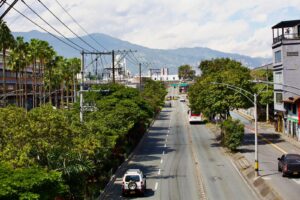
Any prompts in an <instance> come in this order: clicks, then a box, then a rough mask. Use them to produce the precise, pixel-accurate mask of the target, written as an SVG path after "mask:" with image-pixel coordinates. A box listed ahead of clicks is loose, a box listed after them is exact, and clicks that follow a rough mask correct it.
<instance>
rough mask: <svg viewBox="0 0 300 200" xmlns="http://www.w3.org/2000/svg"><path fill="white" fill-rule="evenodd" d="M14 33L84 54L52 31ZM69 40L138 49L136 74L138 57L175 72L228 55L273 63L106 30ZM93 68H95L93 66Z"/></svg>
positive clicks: (64, 52)
mask: <svg viewBox="0 0 300 200" xmlns="http://www.w3.org/2000/svg"><path fill="white" fill-rule="evenodd" d="M13 35H14V36H15V37H17V36H23V37H24V39H25V41H29V40H30V39H32V38H37V39H40V40H45V41H48V42H49V44H50V45H51V46H53V48H54V49H55V50H56V51H57V53H58V54H59V55H62V56H64V57H68V58H69V57H80V52H79V51H77V50H75V49H73V48H71V47H69V46H68V45H66V44H64V43H63V42H61V41H59V40H58V39H56V38H55V37H53V36H51V35H50V34H48V33H43V32H39V31H36V30H33V31H30V32H14V33H13ZM57 37H58V36H57ZM91 37H92V38H93V39H95V40H96V41H97V43H100V44H101V45H102V46H103V47H105V49H103V48H102V47H100V45H98V44H97V43H95V41H94V40H92V39H91ZM60 38H61V39H62V40H65V39H64V38H63V37H60ZM68 39H69V40H71V41H72V42H74V43H76V44H78V45H79V46H82V47H85V48H87V49H88V46H87V45H86V44H85V43H84V42H83V41H82V40H84V41H86V42H88V43H89V44H91V45H92V46H94V47H95V48H97V49H99V50H101V51H107V50H108V51H111V50H134V51H137V52H136V53H134V55H132V54H131V56H130V59H129V58H128V59H127V60H128V61H130V62H128V69H129V70H130V71H131V72H132V73H134V74H136V73H137V72H138V67H137V65H136V64H133V63H135V61H136V60H139V61H140V62H146V63H150V65H149V66H148V67H150V68H162V67H168V68H169V70H170V72H171V73H172V74H176V73H177V67H178V66H180V65H183V64H189V65H191V66H193V67H194V68H195V69H196V68H197V66H198V65H199V63H200V62H201V60H207V59H213V58H224V57H228V58H231V59H235V60H237V61H240V62H242V63H243V64H244V65H245V66H247V67H249V68H254V67H258V66H261V65H263V64H266V63H270V62H271V58H260V57H250V56H246V55H240V54H234V53H226V52H221V51H216V50H213V49H209V48H205V47H194V48H178V49H167V50H165V49H151V48H147V47H143V46H140V45H136V44H132V43H130V42H127V41H123V40H120V39H117V38H114V37H111V36H109V35H106V34H102V33H93V34H90V35H85V36H81V38H78V37H74V38H68ZM81 39H82V40H81ZM65 41H66V40H65ZM73 46H74V45H73ZM89 49H90V48H89ZM89 59H91V58H89ZM104 65H105V64H104ZM107 65H108V63H107ZM90 67H91V66H90ZM106 67H108V66H106ZM89 70H90V71H92V69H89ZM145 72H146V69H143V73H145Z"/></svg>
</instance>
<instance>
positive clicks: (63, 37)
mask: <svg viewBox="0 0 300 200" xmlns="http://www.w3.org/2000/svg"><path fill="white" fill-rule="evenodd" d="M21 1H22V3H23V4H24V5H25V6H27V8H29V9H30V10H31V11H32V12H33V13H34V14H36V15H37V16H38V17H39V18H40V19H41V20H42V21H43V22H45V23H46V24H47V25H48V26H50V27H51V28H52V29H53V30H55V32H57V33H58V34H59V35H61V36H62V37H63V38H65V39H66V40H68V41H69V42H70V43H72V44H74V45H75V46H77V47H79V48H81V49H83V50H85V51H88V50H87V49H85V48H83V47H81V46H79V45H78V44H76V43H74V42H73V41H72V40H70V39H69V38H67V37H65V36H64V35H63V34H62V33H61V32H60V31H58V30H57V29H56V28H54V27H53V26H52V25H51V24H49V23H48V22H47V21H46V20H45V19H44V18H42V17H41V16H40V15H39V14H38V13H37V12H36V11H35V10H33V9H32V8H31V7H30V6H28V5H27V4H26V3H25V1H24V0H21ZM47 32H48V31H47Z"/></svg>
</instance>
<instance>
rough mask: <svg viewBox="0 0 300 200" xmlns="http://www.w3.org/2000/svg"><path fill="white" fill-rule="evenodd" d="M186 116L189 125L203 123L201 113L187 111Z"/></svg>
mask: <svg viewBox="0 0 300 200" xmlns="http://www.w3.org/2000/svg"><path fill="white" fill-rule="evenodd" d="M188 115H189V122H190V124H192V123H201V122H203V116H202V113H199V112H194V111H191V110H189V111H188Z"/></svg>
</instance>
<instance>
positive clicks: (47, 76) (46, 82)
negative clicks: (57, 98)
mask: <svg viewBox="0 0 300 200" xmlns="http://www.w3.org/2000/svg"><path fill="white" fill-rule="evenodd" d="M40 49H41V52H40V54H39V59H40V62H41V66H42V71H43V73H42V79H43V86H44V87H43V96H44V103H45V101H46V98H45V97H46V88H48V91H49V102H51V70H52V67H53V58H54V56H55V55H56V52H55V51H54V49H53V47H52V46H50V45H49V44H48V42H45V41H42V42H41V46H40ZM46 71H47V73H46Z"/></svg>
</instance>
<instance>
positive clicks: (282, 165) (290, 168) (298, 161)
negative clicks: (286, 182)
mask: <svg viewBox="0 0 300 200" xmlns="http://www.w3.org/2000/svg"><path fill="white" fill-rule="evenodd" d="M278 171H279V172H282V176H290V175H299V174H300V155H299V154H283V155H282V156H281V157H280V158H278Z"/></svg>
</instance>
